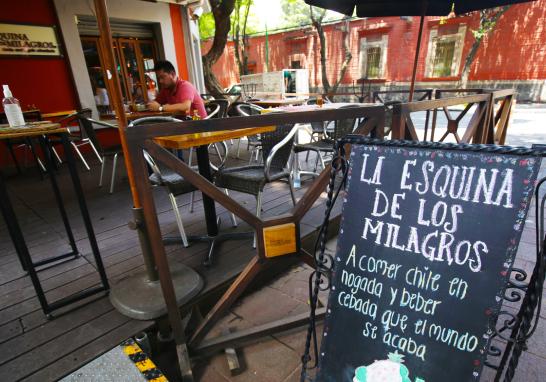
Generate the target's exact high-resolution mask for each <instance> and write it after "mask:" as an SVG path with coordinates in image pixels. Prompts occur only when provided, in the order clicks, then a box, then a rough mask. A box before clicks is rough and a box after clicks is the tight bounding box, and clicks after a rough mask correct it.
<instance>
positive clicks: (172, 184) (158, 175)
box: [129, 117, 237, 247]
mask: <svg viewBox="0 0 546 382" xmlns="http://www.w3.org/2000/svg"><path fill="white" fill-rule="evenodd" d="M159 122H182V121H181V120H179V119H176V118H172V117H145V118H140V119H136V120H134V121H133V122H131V123H130V124H129V127H133V126H137V125H141V124H146V123H159ZM144 158H145V159H146V162H147V163H148V165H149V166H150V168H151V170H152V174H151V175H150V182H151V183H152V185H154V186H163V187H165V188H166V189H167V193H168V195H169V200H170V202H171V206H172V208H173V212H174V216H175V219H176V224H177V226H178V231H179V232H180V237H181V238H182V243H183V245H184V247H188V246H189V242H188V237H187V235H186V231H185V230H184V224H183V222H182V216H181V215H180V210H179V209H178V204H177V203H176V197H177V196H180V195H184V194H189V193H191V194H192V195H191V196H192V197H191V201H190V212H193V193H194V192H195V191H198V189H197V188H196V187H195V186H194V185H193V184H191V183H190V182H189V181H187V180H186V179H184V178H183V177H182V176H181V175H179V174H178V173H177V172H175V171H173V170H171V169H170V168H168V167H167V166H164V165H163V164H162V163H161V162H156V161H155V160H154V159H153V158H152V156H151V155H150V154H148V153H147V152H146V151H144ZM192 169H193V170H195V171H197V167H192ZM224 192H225V193H226V194H228V191H227V190H224ZM231 220H232V223H233V226H237V220H236V219H235V215H234V214H231Z"/></svg>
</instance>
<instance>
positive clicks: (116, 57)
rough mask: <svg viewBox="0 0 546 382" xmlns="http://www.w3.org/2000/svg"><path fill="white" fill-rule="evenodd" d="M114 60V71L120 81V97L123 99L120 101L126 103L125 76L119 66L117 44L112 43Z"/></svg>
mask: <svg viewBox="0 0 546 382" xmlns="http://www.w3.org/2000/svg"><path fill="white" fill-rule="evenodd" d="M114 59H115V60H116V69H117V71H118V78H119V80H120V81H121V84H120V86H121V96H122V97H123V99H122V101H123V103H126V102H127V85H126V82H125V76H124V75H123V71H122V70H121V65H120V64H119V61H120V55H119V49H118V44H116V43H114Z"/></svg>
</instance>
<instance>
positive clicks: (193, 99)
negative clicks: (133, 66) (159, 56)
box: [148, 61, 207, 119]
mask: <svg viewBox="0 0 546 382" xmlns="http://www.w3.org/2000/svg"><path fill="white" fill-rule="evenodd" d="M154 70H155V72H156V75H157V80H158V82H159V85H160V89H161V90H160V91H159V94H158V96H157V97H156V99H155V101H152V102H150V103H148V108H149V109H150V110H152V111H167V112H170V113H174V114H186V115H188V116H193V115H194V110H197V113H198V114H199V117H200V118H201V119H203V118H205V117H206V116H207V111H206V110H205V104H204V103H203V99H202V98H201V96H200V95H199V93H198V92H197V89H195V87H194V86H193V85H192V84H191V83H189V82H188V81H184V80H181V79H180V78H178V76H177V75H176V71H175V70H174V66H173V64H171V63H170V62H169V61H158V62H157V63H156V64H155V67H154Z"/></svg>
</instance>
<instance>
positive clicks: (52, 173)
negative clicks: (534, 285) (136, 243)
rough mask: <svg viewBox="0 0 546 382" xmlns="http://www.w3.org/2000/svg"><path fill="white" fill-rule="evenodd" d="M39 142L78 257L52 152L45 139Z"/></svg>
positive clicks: (56, 198)
mask: <svg viewBox="0 0 546 382" xmlns="http://www.w3.org/2000/svg"><path fill="white" fill-rule="evenodd" d="M31 139H32V138H31ZM39 141H40V146H41V147H42V151H43V153H44V159H45V166H46V169H47V173H48V175H49V180H50V182H51V188H52V189H53V195H55V201H56V202H57V206H58V207H59V213H60V214H61V218H62V220H63V224H64V228H65V231H66V235H67V236H68V241H69V242H70V248H72V254H73V255H74V256H78V255H79V253H78V247H76V240H75V239H74V234H73V233H72V228H71V227H70V222H69V220H68V215H67V214H66V209H65V208H64V203H63V199H62V196H61V191H60V190H59V185H58V184H57V176H56V175H55V171H56V169H55V165H54V164H53V158H51V151H50V150H49V147H48V144H47V141H46V138H45V137H40V138H39ZM69 152H70V151H69ZM65 155H66V154H65Z"/></svg>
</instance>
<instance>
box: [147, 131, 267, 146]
mask: <svg viewBox="0 0 546 382" xmlns="http://www.w3.org/2000/svg"><path fill="white" fill-rule="evenodd" d="M276 128H277V127H276V126H262V127H249V128H246V129H237V130H221V131H210V132H205V133H192V134H182V135H174V136H167V137H157V138H154V140H155V141H156V142H157V143H158V144H159V145H161V146H163V147H166V148H169V149H188V148H190V147H195V146H203V145H208V144H210V143H215V142H221V141H226V140H228V139H234V138H241V137H245V136H248V135H256V134H261V133H266V132H269V131H274V130H275V129H276Z"/></svg>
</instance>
